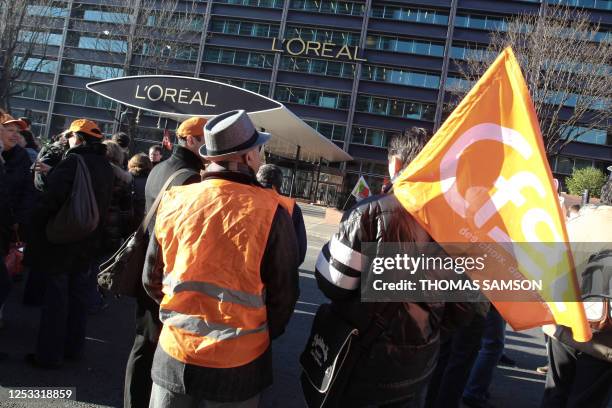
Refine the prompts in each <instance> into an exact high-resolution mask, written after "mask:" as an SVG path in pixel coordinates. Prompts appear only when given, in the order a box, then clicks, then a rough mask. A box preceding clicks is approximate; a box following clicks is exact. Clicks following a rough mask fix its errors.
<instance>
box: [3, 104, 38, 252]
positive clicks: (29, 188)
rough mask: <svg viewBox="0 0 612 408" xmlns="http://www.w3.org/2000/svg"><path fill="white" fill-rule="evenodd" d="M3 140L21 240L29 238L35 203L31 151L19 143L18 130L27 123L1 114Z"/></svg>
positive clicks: (11, 199)
mask: <svg viewBox="0 0 612 408" xmlns="http://www.w3.org/2000/svg"><path fill="white" fill-rule="evenodd" d="M0 124H1V126H0V127H1V128H2V130H1V131H0V138H2V143H3V145H4V151H3V152H2V159H3V161H4V168H5V173H6V176H5V177H6V184H7V187H8V195H9V205H10V208H11V210H12V212H13V215H14V222H15V224H14V226H13V229H14V231H15V232H16V233H17V234H16V235H18V237H17V236H16V237H14V238H15V239H17V238H19V239H20V240H22V241H23V240H25V239H26V236H25V235H26V230H27V228H26V225H27V224H28V222H29V218H30V212H31V209H32V207H33V205H34V202H35V194H34V193H35V191H34V183H33V181H32V177H31V174H30V167H31V166H32V161H31V160H30V156H29V155H28V152H27V151H26V150H25V149H24V148H23V147H21V146H20V145H19V144H18V141H19V139H20V135H19V131H21V130H24V129H26V127H27V125H26V123H25V122H24V121H22V120H19V119H15V118H13V117H12V116H11V115H9V114H8V113H5V112H1V111H0Z"/></svg>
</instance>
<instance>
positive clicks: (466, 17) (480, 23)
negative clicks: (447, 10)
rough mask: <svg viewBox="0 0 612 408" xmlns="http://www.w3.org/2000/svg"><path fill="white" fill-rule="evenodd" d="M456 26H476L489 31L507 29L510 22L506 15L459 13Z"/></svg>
mask: <svg viewBox="0 0 612 408" xmlns="http://www.w3.org/2000/svg"><path fill="white" fill-rule="evenodd" d="M455 27H463V28H476V29H480V30H489V31H506V30H507V29H508V23H507V21H506V19H505V18H504V17H493V16H482V15H477V14H457V17H456V18H455Z"/></svg>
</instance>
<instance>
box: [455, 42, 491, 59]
mask: <svg viewBox="0 0 612 408" xmlns="http://www.w3.org/2000/svg"><path fill="white" fill-rule="evenodd" d="M450 56H451V58H454V59H458V60H468V59H469V60H478V61H486V60H490V59H494V58H495V57H496V56H497V55H496V54H495V53H493V52H491V51H488V50H486V49H484V48H474V47H467V46H464V45H454V44H453V46H452V47H451V52H450Z"/></svg>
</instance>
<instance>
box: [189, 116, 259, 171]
mask: <svg viewBox="0 0 612 408" xmlns="http://www.w3.org/2000/svg"><path fill="white" fill-rule="evenodd" d="M270 137H271V136H270V134H269V133H264V132H258V131H257V130H256V129H255V126H254V125H253V122H251V119H250V118H249V116H248V115H247V114H246V111H244V110H234V111H229V112H225V113H222V114H220V115H217V116H215V117H214V118H212V119H211V120H209V121H208V122H207V123H206V125H205V126H204V142H205V144H204V145H203V146H202V147H201V148H200V156H202V157H203V158H205V159H207V160H210V159H219V158H224V157H229V156H235V155H240V154H243V153H246V152H248V151H249V150H251V149H253V148H255V147H257V146H261V145H263V144H265V143H267V142H268V140H270Z"/></svg>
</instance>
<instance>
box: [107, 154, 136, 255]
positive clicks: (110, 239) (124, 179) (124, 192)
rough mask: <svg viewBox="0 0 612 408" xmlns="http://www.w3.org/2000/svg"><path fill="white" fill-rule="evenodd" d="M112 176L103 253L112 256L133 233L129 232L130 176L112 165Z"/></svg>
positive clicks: (130, 209)
mask: <svg viewBox="0 0 612 408" xmlns="http://www.w3.org/2000/svg"><path fill="white" fill-rule="evenodd" d="M111 167H112V168H113V174H114V182H113V192H112V194H111V201H110V205H109V207H108V212H107V213H106V222H105V224H104V252H106V253H107V254H112V253H114V252H115V251H117V250H118V249H119V247H120V246H121V244H122V243H123V240H124V239H125V238H127V237H129V236H130V234H131V233H132V232H134V231H131V230H130V227H131V218H132V175H131V174H130V173H129V172H128V171H126V170H123V169H122V168H121V167H119V166H117V165H115V164H112V163H111Z"/></svg>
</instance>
